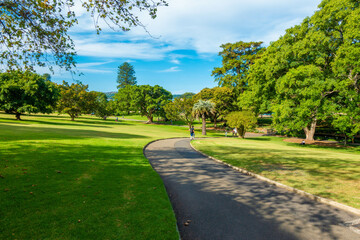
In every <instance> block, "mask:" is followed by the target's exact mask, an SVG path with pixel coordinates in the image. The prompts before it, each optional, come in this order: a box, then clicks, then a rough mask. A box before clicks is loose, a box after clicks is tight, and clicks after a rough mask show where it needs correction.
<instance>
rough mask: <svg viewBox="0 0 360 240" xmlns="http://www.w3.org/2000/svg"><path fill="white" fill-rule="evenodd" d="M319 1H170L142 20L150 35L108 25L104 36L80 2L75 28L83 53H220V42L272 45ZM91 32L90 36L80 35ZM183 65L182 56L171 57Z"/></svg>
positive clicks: (152, 57)
mask: <svg viewBox="0 0 360 240" xmlns="http://www.w3.org/2000/svg"><path fill="white" fill-rule="evenodd" d="M320 2H321V0H315V1H314V0H292V1H288V0H272V1H269V0H252V1H248V0H222V1H219V0H196V1H194V0H168V3H169V6H168V7H160V8H159V9H158V17H157V18H156V19H155V20H153V19H150V18H149V17H148V15H147V13H146V11H144V12H142V13H140V19H141V20H142V22H143V23H144V24H145V25H146V27H147V30H148V31H149V32H150V33H151V34H152V35H153V36H155V37H159V38H152V37H151V36H150V35H149V34H148V33H146V31H144V29H143V28H141V27H136V28H133V29H132V30H131V31H130V32H126V33H122V32H121V33H114V32H113V31H112V30H111V29H110V28H109V27H107V26H106V25H105V24H102V28H103V29H104V31H103V33H101V34H100V35H96V34H94V32H95V30H94V24H93V20H92V19H91V18H90V17H89V16H88V14H86V12H84V10H82V9H81V8H80V7H79V5H76V11H77V12H78V13H79V15H80V17H79V22H80V23H79V26H77V27H76V28H74V29H73V31H72V33H73V34H75V36H76V38H77V40H76V41H75V43H76V47H77V51H78V54H79V55H82V56H94V57H111V58H128V59H145V60H163V59H165V58H167V57H169V55H170V54H172V53H171V51H174V50H195V51H196V52H197V53H198V54H200V55H201V54H216V53H218V52H219V50H220V47H219V46H220V45H221V44H223V43H227V42H237V41H240V40H242V41H264V42H265V44H268V43H269V42H270V41H275V40H277V39H278V38H279V36H280V35H282V34H284V32H285V29H286V28H289V27H291V26H293V25H295V24H299V23H300V22H301V20H302V19H303V18H305V17H306V16H310V15H312V14H313V13H314V11H315V10H316V7H317V5H318V4H319V3H320ZM89 31H90V32H91V33H92V34H93V36H92V37H91V38H90V39H83V38H82V37H81V36H79V35H76V33H79V32H83V33H84V32H86V33H88V32H89ZM170 61H171V62H172V63H175V64H179V63H180V62H179V60H178V58H171V60H170Z"/></svg>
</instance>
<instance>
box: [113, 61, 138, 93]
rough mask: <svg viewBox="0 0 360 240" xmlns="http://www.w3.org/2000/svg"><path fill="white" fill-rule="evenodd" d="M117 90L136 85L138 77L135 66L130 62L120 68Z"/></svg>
mask: <svg viewBox="0 0 360 240" xmlns="http://www.w3.org/2000/svg"><path fill="white" fill-rule="evenodd" d="M116 82H117V83H118V86H117V88H118V89H120V88H124V87H126V86H127V85H136V77H135V70H134V66H132V65H131V64H130V63H128V62H124V63H123V64H121V65H120V66H119V67H118V75H117V81H116Z"/></svg>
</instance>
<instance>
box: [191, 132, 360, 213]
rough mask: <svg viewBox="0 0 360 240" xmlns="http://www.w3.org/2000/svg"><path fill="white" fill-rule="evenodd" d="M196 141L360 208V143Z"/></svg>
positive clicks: (229, 160)
mask: <svg viewBox="0 0 360 240" xmlns="http://www.w3.org/2000/svg"><path fill="white" fill-rule="evenodd" d="M193 145H194V146H195V147H196V148H197V149H199V150H200V151H202V152H204V153H206V154H208V155H210V156H213V157H215V158H217V159H220V160H223V161H225V162H227V163H229V164H231V165H233V166H237V167H240V168H244V169H246V170H248V171H251V172H254V173H257V174H260V175H262V176H265V177H267V178H269V179H272V180H275V181H278V182H281V183H284V184H286V185H288V186H291V187H295V188H298V189H301V190H304V191H306V192H309V193H312V194H315V195H318V196H322V197H326V198H330V199H333V200H335V201H338V202H341V203H344V204H347V205H349V206H352V207H355V208H359V209H360V147H357V148H355V147H354V148H344V149H332V148H326V147H316V146H310V145H305V146H301V145H299V144H293V143H286V142H283V141H282V139H281V138H276V137H262V138H253V139H244V140H242V139H237V138H221V139H206V140H197V141H195V142H193Z"/></svg>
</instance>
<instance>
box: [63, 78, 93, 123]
mask: <svg viewBox="0 0 360 240" xmlns="http://www.w3.org/2000/svg"><path fill="white" fill-rule="evenodd" d="M60 89H61V92H60V99H59V101H58V105H57V109H58V111H59V112H62V113H66V114H69V116H70V117H71V121H74V120H75V118H76V117H78V116H80V115H81V114H85V113H92V112H94V111H95V109H96V98H97V96H98V94H97V93H96V92H93V91H92V92H89V91H88V85H83V84H82V83H72V84H71V85H69V84H68V83H67V82H65V81H64V82H63V84H62V85H60Z"/></svg>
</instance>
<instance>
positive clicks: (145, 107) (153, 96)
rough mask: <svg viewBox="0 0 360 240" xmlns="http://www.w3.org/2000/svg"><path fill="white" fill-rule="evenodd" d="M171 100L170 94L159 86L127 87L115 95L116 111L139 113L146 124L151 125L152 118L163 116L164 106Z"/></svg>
mask: <svg viewBox="0 0 360 240" xmlns="http://www.w3.org/2000/svg"><path fill="white" fill-rule="evenodd" d="M171 99H172V95H171V93H170V92H169V91H167V90H165V89H164V88H162V87H160V86H159V85H155V86H149V85H140V86H137V85H134V86H132V85H128V86H126V87H124V88H121V89H119V92H118V93H117V94H116V95H115V103H116V106H117V110H120V111H136V112H140V114H141V115H142V116H146V117H147V119H148V121H147V123H152V122H153V117H154V116H165V111H164V106H165V105H166V104H167V103H168V102H169V101H170V100H171Z"/></svg>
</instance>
